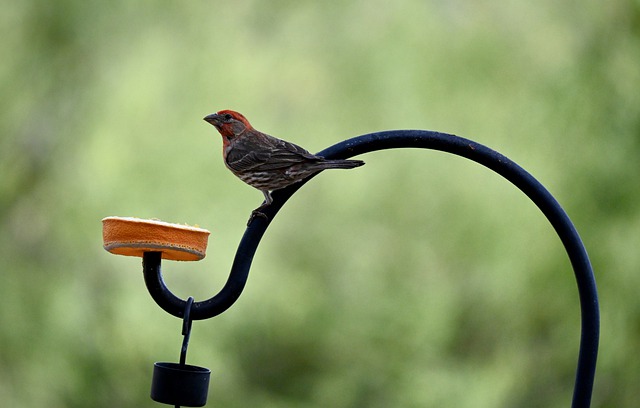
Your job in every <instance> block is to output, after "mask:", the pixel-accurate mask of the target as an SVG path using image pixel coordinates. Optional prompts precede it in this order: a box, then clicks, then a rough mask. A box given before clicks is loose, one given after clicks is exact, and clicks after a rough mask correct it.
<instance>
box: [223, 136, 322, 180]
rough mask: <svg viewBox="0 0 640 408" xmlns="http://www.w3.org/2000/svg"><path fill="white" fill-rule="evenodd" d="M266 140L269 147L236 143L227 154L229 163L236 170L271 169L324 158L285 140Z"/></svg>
mask: <svg viewBox="0 0 640 408" xmlns="http://www.w3.org/2000/svg"><path fill="white" fill-rule="evenodd" d="M265 136H267V135H265ZM265 142H266V144H268V145H269V148H265V146H264V145H263V144H261V145H259V146H255V145H253V144H244V145H242V146H239V145H236V147H235V148H234V149H231V150H230V151H229V153H228V154H227V164H228V165H229V167H230V168H231V169H233V170H235V171H247V170H252V171H270V170H280V169H286V168H288V167H290V166H292V165H294V164H298V163H302V162H309V161H319V160H322V158H320V157H318V156H315V155H313V154H311V153H309V152H308V151H307V150H305V149H303V148H302V147H300V146H298V145H296V144H293V143H290V142H286V141H284V140H280V139H276V138H274V137H271V136H268V137H267V138H266V139H263V140H262V143H265Z"/></svg>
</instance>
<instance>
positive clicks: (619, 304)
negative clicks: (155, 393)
mask: <svg viewBox="0 0 640 408" xmlns="http://www.w3.org/2000/svg"><path fill="white" fill-rule="evenodd" d="M0 35H1V36H2V39H1V40H0V53H1V55H4V57H3V61H2V64H0V79H1V80H0V90H1V92H2V98H1V102H0V103H1V105H2V108H1V109H0V231H1V234H0V263H1V264H0V265H1V267H2V273H3V285H1V286H0V302H1V307H0V324H1V325H2V331H1V333H0V358H1V361H0V367H1V368H0V399H1V400H2V401H3V404H4V405H6V406H19V407H42V406H46V407H50V408H56V407H87V406H92V407H107V406H109V407H111V406H148V407H151V406H157V404H156V403H154V402H153V401H151V400H150V399H149V397H148V393H149V387H150V379H151V370H152V363H153V362H154V361H160V360H162V361H177V358H178V351H179V344H180V341H181V336H180V321H179V320H178V319H175V318H173V317H171V316H168V315H166V314H165V313H164V312H162V311H161V310H160V309H159V308H158V307H157V306H156V305H155V304H154V303H153V301H152V300H151V298H150V297H149V296H148V295H147V293H146V290H145V288H144V285H143V282H142V277H141V273H140V269H141V268H140V262H139V260H136V259H134V258H124V257H116V256H112V255H110V254H108V253H107V252H105V251H104V250H103V249H102V247H101V245H102V242H101V224H100V219H101V218H103V217H105V216H109V215H124V216H139V217H148V218H150V217H155V218H160V219H163V220H165V221H169V222H180V223H185V222H186V223H190V224H199V225H200V226H202V227H204V228H208V229H210V230H211V231H212V235H211V239H210V249H209V254H208V257H207V258H206V259H205V260H204V261H202V262H199V263H198V264H190V263H186V264H185V263H168V264H166V263H165V278H166V280H167V282H168V284H169V286H170V287H171V288H172V289H173V290H174V291H175V292H176V293H178V294H179V295H181V296H183V297H187V296H189V295H193V296H194V297H196V299H203V298H206V297H209V296H211V295H213V294H214V293H215V292H216V291H217V288H219V287H221V285H222V284H223V283H224V281H225V279H226V274H227V271H228V269H229V266H230V264H231V260H232V257H233V255H234V253H235V247H236V245H237V243H238V241H239V239H240V236H241V234H242V233H243V230H244V224H245V221H246V218H247V217H248V214H249V212H250V211H251V210H252V209H253V208H254V207H256V206H257V205H258V204H259V203H260V202H261V200H262V195H261V194H260V193H259V192H258V191H256V190H254V189H252V188H250V187H248V186H246V185H244V184H243V183H241V182H240V181H238V180H236V179H235V178H234V177H233V176H232V175H231V173H229V172H228V171H226V170H225V168H224V166H223V164H222V161H221V158H220V140H219V137H218V135H217V133H216V132H215V130H214V129H212V128H211V127H210V126H209V125H208V124H206V123H205V122H203V121H202V120H201V118H202V117H203V116H205V115H206V114H208V113H211V112H213V111H216V110H219V109H223V108H232V109H237V110H239V111H241V112H243V113H245V114H246V115H247V116H248V117H249V119H250V120H251V121H252V123H253V124H254V125H255V126H256V127H257V128H258V129H261V130H264V131H266V132H268V133H271V134H274V135H277V136H280V137H283V138H286V139H289V140H292V141H295V142H297V143H300V144H301V145H303V146H305V147H307V148H308V149H310V150H312V151H319V150H321V149H323V148H325V147H327V146H329V145H331V144H333V143H336V142H338V141H340V140H343V139H345V138H347V137H351V136H355V135H359V134H363V133H369V132H373V131H377V130H384V129H399V128H419V129H431V130H438V131H443V132H449V133H455V134H458V135H460V136H463V137H467V138H471V139H473V140H476V141H478V142H480V143H483V144H485V145H488V146H489V147H491V148H494V149H496V150H498V151H500V152H501V153H503V154H505V155H507V156H508V157H510V158H511V159H513V160H514V161H516V162H517V163H519V164H520V165H522V166H523V167H524V168H526V169H527V170H528V171H529V172H531V173H532V174H533V175H534V176H535V177H536V178H538V179H539V180H540V181H541V182H542V183H543V184H544V185H545V186H547V188H549V190H550V191H551V192H552V193H553V194H554V195H555V196H556V198H558V200H559V201H560V202H561V203H562V204H563V206H564V207H565V209H566V210H567V212H568V213H569V215H570V216H571V217H572V219H573V221H574V223H575V224H576V227H577V228H578V231H579V232H580V233H581V235H582V237H583V239H584V241H585V244H586V246H587V249H588V251H589V253H590V256H591V258H592V262H593V264H594V269H595V271H596V277H597V281H598V287H599V291H600V296H601V303H602V340H601V351H600V356H599V366H598V373H597V379H596V387H595V392H594V402H593V406H594V407H631V406H635V404H637V382H638V380H639V378H640V360H638V359H637V358H635V357H634V356H635V352H636V351H637V348H638V345H639V344H640V298H639V297H638V296H637V291H638V288H639V287H640V274H638V271H639V270H640V251H638V248H639V247H640V233H639V231H640V206H639V205H638V203H639V201H640V200H639V199H640V189H638V185H639V182H638V175H639V174H640V67H639V65H638V61H640V3H639V2H638V1H637V0H626V1H624V0H614V1H610V2H606V3H603V2H599V1H593V0H587V1H582V2H575V1H561V2H554V1H542V2H533V3H532V2H526V1H512V2H498V3H496V2H487V1H479V2H478V1H475V2H472V1H434V2H424V1H417V0H415V1H409V0H401V1H396V2H384V1H379V0H374V1H326V2H312V1H295V2H294V1H283V0H280V1H238V2H234V3H229V2H204V1H192V2H169V1H141V2H130V1H111V2H98V1H78V0H61V1H58V2H37V1H16V0H9V1H5V2H4V4H3V12H2V14H0ZM363 159H364V160H365V161H367V166H365V167H364V168H361V169H358V170H353V171H349V172H337V171H336V172H327V173H325V174H322V175H321V176H319V177H317V178H315V179H314V180H313V182H311V183H309V184H308V185H306V186H305V187H304V188H303V189H302V190H301V191H300V192H299V193H298V194H296V196H295V197H294V198H293V199H292V200H291V201H290V202H289V203H287V205H286V206H285V208H284V209H283V210H282V212H281V213H280V214H279V215H278V217H277V218H276V219H275V220H274V222H273V224H272V226H271V227H270V229H269V231H268V232H267V234H266V236H265V239H264V242H263V243H262V244H261V247H260V248H259V250H258V253H257V255H256V259H255V261H254V265H253V268H252V273H251V276H250V279H249V282H248V286H247V288H246V290H245V293H244V294H243V296H242V297H241V298H240V300H239V301H238V302H237V304H236V305H234V307H233V308H231V309H230V310H229V311H228V312H226V313H225V314H223V315H221V316H219V317H217V318H216V319H214V320H209V321H206V322H196V324H195V325H194V332H193V336H192V341H191V347H190V352H189V361H190V362H191V363H193V364H196V365H203V366H207V367H210V368H211V369H212V371H213V374H212V382H211V389H210V396H209V403H208V406H212V407H213V406H225V407H248V406H251V407H258V406H259V407H303V406H304V407H443V406H456V407H476V408H477V407H567V406H569V404H570V398H571V392H572V387H573V376H574V371H575V362H576V356H577V349H578V340H579V308H578V299H577V292H576V289H575V282H574V280H573V277H572V273H571V269H570V265H569V263H568V261H567V259H566V256H565V254H564V252H563V249H562V247H561V244H560V242H559V240H558V239H557V237H556V236H555V234H554V233H553V231H552V230H551V228H550V226H549V225H548V223H547V222H546V220H545V219H544V217H542V215H541V214H540V213H539V211H538V210H537V209H536V208H535V207H534V206H533V205H532V204H531V203H530V202H529V201H528V200H527V199H526V198H525V197H524V196H523V195H522V194H521V193H519V192H518V191H514V188H513V187H512V186H510V185H509V184H508V183H506V182H505V181H504V180H502V179H500V178H499V177H497V176H496V175H495V174H493V173H491V172H489V171H487V170H486V169H483V168H481V167H479V166H477V165H475V164H473V163H470V162H469V163H468V162H466V161H464V160H462V159H459V158H456V157H452V156H448V155H443V154H441V153H437V152H430V151H417V150H406V151H387V152H384V153H372V154H369V155H366V156H365V157H363Z"/></svg>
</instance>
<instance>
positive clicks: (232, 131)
mask: <svg viewBox="0 0 640 408" xmlns="http://www.w3.org/2000/svg"><path fill="white" fill-rule="evenodd" d="M204 120H206V121H207V122H209V123H211V124H212V125H213V126H215V127H216V129H218V132H220V134H221V135H222V138H223V140H224V141H225V143H228V142H229V141H230V140H232V139H233V138H236V137H238V136H241V135H242V134H243V133H244V132H246V131H247V130H249V129H252V127H251V124H250V123H249V121H248V120H247V118H245V117H244V116H243V115H242V114H241V113H238V112H235V111H232V110H221V111H219V112H216V113H212V114H211V115H207V116H205V118H204Z"/></svg>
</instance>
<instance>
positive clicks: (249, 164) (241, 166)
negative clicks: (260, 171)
mask: <svg viewBox="0 0 640 408" xmlns="http://www.w3.org/2000/svg"><path fill="white" fill-rule="evenodd" d="M270 157H271V154H270V153H269V152H268V151H255V150H254V151H247V150H244V149H242V148H234V149H232V150H230V151H229V153H227V165H228V166H229V168H230V169H232V170H234V171H249V170H256V169H257V168H259V167H260V166H262V165H264V164H265V163H267V162H268V161H269V158H270Z"/></svg>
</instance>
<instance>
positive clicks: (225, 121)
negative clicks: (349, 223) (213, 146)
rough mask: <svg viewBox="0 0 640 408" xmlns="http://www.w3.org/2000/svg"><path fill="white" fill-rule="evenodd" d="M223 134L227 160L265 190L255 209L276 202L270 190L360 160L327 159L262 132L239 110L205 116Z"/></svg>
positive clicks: (358, 163)
mask: <svg viewBox="0 0 640 408" xmlns="http://www.w3.org/2000/svg"><path fill="white" fill-rule="evenodd" d="M204 120H206V121H207V122H209V123H211V124H212V125H213V126H215V127H216V129H218V132H220V134H221V135H222V157H223V158H224V164H225V165H226V166H227V168H228V169H229V170H231V172H232V173H233V174H235V175H236V176H237V177H238V178H240V180H242V181H244V182H245V183H247V184H249V185H250V186H253V187H255V188H257V189H258V190H260V191H262V193H263V194H264V198H265V202H264V203H263V204H262V206H260V207H259V208H258V209H257V210H256V212H258V214H260V213H259V210H260V209H261V208H263V207H264V206H267V205H269V204H271V203H272V202H273V199H272V198H271V193H270V192H271V191H273V190H278V189H280V188H284V187H287V186H289V185H291V184H294V183H297V182H298V181H301V180H303V179H305V178H307V177H309V176H311V175H313V174H316V173H318V172H320V171H322V170H325V169H351V168H354V167H358V166H362V165H363V164H364V162H363V161H361V160H328V159H325V158H324V157H320V156H316V155H315V154H311V153H309V152H308V151H306V150H305V149H303V148H302V147H300V146H297V145H295V144H293V143H290V142H286V141H284V140H280V139H278V138H275V137H273V136H269V135H267V134H265V133H262V132H259V131H257V130H256V129H254V128H253V126H251V124H250V123H249V121H248V120H247V118H245V117H244V116H243V115H242V114H240V113H238V112H234V111H231V110H222V111H220V112H218V113H212V114H211V115H208V116H206V117H205V118H204Z"/></svg>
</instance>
